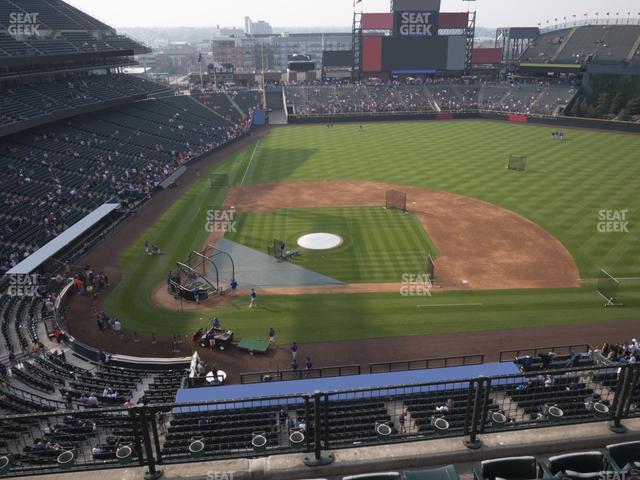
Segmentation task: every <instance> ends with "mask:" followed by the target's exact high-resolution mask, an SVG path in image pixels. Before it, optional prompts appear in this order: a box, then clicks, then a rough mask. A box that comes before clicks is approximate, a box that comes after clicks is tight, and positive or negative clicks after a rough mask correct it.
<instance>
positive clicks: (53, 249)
mask: <svg viewBox="0 0 640 480" xmlns="http://www.w3.org/2000/svg"><path fill="white" fill-rule="evenodd" d="M118 208H120V204H119V203H105V204H103V205H101V206H99V207H98V208H96V209H95V210H94V211H93V212H91V213H90V214H89V215H87V216H86V217H84V218H83V219H82V220H79V221H78V222H76V223H75V224H73V225H72V226H71V227H69V228H68V229H66V230H65V231H64V232H62V233H61V234H60V235H58V236H57V237H56V238H54V239H53V240H51V241H50V242H49V243H47V244H46V245H44V246H43V247H41V248H39V249H38V250H36V251H35V252H34V253H32V254H31V255H29V256H28V257H27V258H25V259H24V260H23V261H22V262H20V263H19V264H17V265H16V266H15V267H13V268H12V269H11V270H9V271H8V272H7V275H28V274H30V273H31V272H33V271H34V270H35V269H36V268H38V267H39V266H40V265H42V264H43V263H44V262H46V261H47V260H49V259H50V258H51V257H52V256H54V255H55V254H56V253H58V252H59V251H60V250H62V249H64V248H65V247H67V246H68V245H70V244H71V243H73V242H74V241H75V240H77V239H78V238H79V237H81V236H82V235H83V234H85V233H86V232H87V231H89V230H90V229H91V228H92V227H93V226H94V225H96V224H97V223H98V222H100V221H101V220H103V219H104V218H105V217H106V216H108V215H109V214H111V213H112V212H114V211H115V210H117V209H118Z"/></svg>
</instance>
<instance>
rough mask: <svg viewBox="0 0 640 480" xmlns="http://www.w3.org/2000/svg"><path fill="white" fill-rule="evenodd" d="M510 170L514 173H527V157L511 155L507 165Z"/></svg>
mask: <svg viewBox="0 0 640 480" xmlns="http://www.w3.org/2000/svg"><path fill="white" fill-rule="evenodd" d="M506 168H507V169H508V170H512V171H514V172H526V171H527V157H526V156H524V155H511V154H510V155H509V162H508V163H507V167H506Z"/></svg>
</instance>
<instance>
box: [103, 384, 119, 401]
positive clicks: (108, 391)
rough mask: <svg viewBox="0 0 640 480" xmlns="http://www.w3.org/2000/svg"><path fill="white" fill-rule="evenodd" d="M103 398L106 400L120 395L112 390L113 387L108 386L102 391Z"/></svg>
mask: <svg viewBox="0 0 640 480" xmlns="http://www.w3.org/2000/svg"><path fill="white" fill-rule="evenodd" d="M102 396H103V397H106V398H116V397H117V396H118V394H117V393H116V392H115V391H114V390H113V389H112V388H111V386H107V387H105V389H104V390H103V391H102Z"/></svg>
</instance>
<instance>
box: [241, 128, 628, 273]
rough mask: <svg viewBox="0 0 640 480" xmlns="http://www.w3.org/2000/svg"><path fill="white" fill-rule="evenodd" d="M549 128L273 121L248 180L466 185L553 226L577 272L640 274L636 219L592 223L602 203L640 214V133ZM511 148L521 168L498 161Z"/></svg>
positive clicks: (458, 189) (466, 190)
mask: <svg viewBox="0 0 640 480" xmlns="http://www.w3.org/2000/svg"><path fill="white" fill-rule="evenodd" d="M554 130H557V127H541V126H531V125H516V124H508V123H498V122H487V121H477V120H466V121H464V120H463V121H455V122H411V123H407V122H395V123H370V124H366V125H365V128H364V129H363V130H360V129H359V126H358V125H351V124H336V125H335V126H334V128H332V129H327V128H326V127H324V126H323V125H311V126H289V127H286V128H277V129H274V130H273V131H272V132H271V133H270V134H269V136H267V137H266V138H265V139H264V141H262V142H261V143H260V146H259V148H258V150H257V152H256V155H255V158H254V161H253V162H252V164H251V168H250V169H249V172H248V174H247V176H246V179H245V183H266V182H276V181H282V180H306V179H327V178H339V179H360V180H376V181H385V182H394V183H410V184H414V185H420V186H425V187H431V188H436V189H440V190H446V191H450V192H455V193H459V194H461V195H468V196H472V197H476V198H479V199H482V200H486V201H489V202H492V203H495V204H497V205H500V206H502V207H505V208H507V209H510V210H513V211H515V212H518V213H520V214H522V215H524V216H525V217H527V218H529V219H531V220H532V221H534V222H535V223H538V224H539V225H541V226H542V227H544V228H545V229H547V230H549V231H550V232H551V233H552V234H553V235H555V236H556V238H558V239H559V240H560V241H561V242H562V243H563V244H564V245H565V246H566V247H567V248H568V250H569V251H570V252H571V253H572V254H573V256H574V257H575V259H576V262H577V264H578V267H579V269H580V273H581V275H582V277H585V278H595V277H597V272H598V270H599V269H600V268H605V269H607V270H610V271H612V272H613V273H614V274H615V275H618V276H620V277H633V276H640V222H638V220H636V222H635V224H636V227H635V228H632V229H631V231H630V232H631V233H629V234H619V233H608V234H607V233H604V234H603V233H599V232H598V231H597V223H598V212H599V210H601V209H606V210H625V209H627V210H628V215H629V217H630V218H631V223H630V226H631V227H633V225H634V221H633V219H634V218H635V219H638V218H640V196H639V195H638V192H640V162H639V161H638V160H639V159H640V153H639V152H640V135H627V134H620V133H611V132H599V131H591V130H565V133H566V137H565V140H564V142H560V141H557V140H552V139H551V132H552V131H554ZM509 153H513V154H518V155H527V156H528V158H529V160H528V166H527V169H528V171H527V173H525V174H518V173H514V172H510V171H507V170H506V169H505V168H504V166H505V165H506V163H507V161H508V157H509ZM381 201H383V200H382V199H381ZM408 202H409V204H410V199H408Z"/></svg>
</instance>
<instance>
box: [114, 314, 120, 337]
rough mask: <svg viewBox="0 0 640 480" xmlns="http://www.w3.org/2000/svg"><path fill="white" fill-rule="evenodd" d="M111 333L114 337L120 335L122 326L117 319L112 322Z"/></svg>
mask: <svg viewBox="0 0 640 480" xmlns="http://www.w3.org/2000/svg"><path fill="white" fill-rule="evenodd" d="M113 331H114V332H115V334H116V335H120V334H121V333H122V324H121V323H120V320H119V319H118V318H117V317H116V319H115V320H114V321H113Z"/></svg>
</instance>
